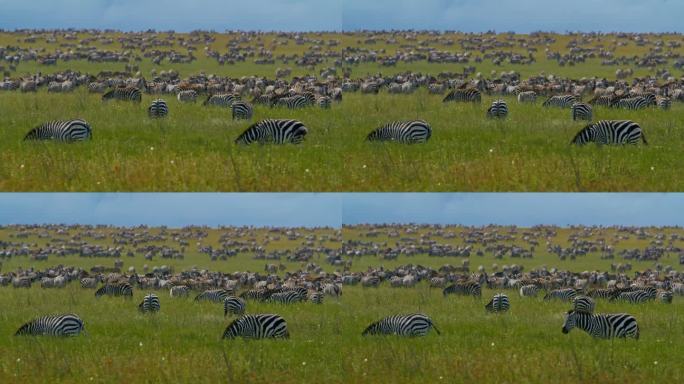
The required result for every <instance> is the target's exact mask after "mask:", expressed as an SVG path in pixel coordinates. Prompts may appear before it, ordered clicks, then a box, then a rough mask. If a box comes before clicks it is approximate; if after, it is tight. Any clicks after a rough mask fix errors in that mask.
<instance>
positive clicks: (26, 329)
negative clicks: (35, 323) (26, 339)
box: [14, 322, 31, 336]
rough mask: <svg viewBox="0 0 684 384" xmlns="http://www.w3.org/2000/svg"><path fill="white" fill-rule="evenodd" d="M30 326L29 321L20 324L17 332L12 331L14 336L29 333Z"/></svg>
mask: <svg viewBox="0 0 684 384" xmlns="http://www.w3.org/2000/svg"><path fill="white" fill-rule="evenodd" d="M30 328H31V323H30V322H28V323H25V324H24V325H22V326H21V327H20V328H19V329H18V330H17V332H15V333H14V336H20V335H30V334H31V330H30Z"/></svg>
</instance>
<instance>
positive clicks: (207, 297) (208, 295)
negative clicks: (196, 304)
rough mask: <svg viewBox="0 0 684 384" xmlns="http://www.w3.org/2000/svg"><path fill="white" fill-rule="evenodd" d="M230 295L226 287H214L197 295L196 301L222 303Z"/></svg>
mask: <svg viewBox="0 0 684 384" xmlns="http://www.w3.org/2000/svg"><path fill="white" fill-rule="evenodd" d="M228 296H230V292H229V291H227V290H225V289H212V290H208V291H204V292H202V293H200V294H199V295H197V296H195V301H212V302H214V303H220V302H223V301H224V300H225V299H226V298H227V297H228Z"/></svg>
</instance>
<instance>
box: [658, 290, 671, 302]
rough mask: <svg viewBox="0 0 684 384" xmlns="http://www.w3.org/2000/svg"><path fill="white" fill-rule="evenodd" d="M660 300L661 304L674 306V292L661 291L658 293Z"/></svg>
mask: <svg viewBox="0 0 684 384" xmlns="http://www.w3.org/2000/svg"><path fill="white" fill-rule="evenodd" d="M658 299H659V300H660V302H661V303H664V304H672V291H660V292H658Z"/></svg>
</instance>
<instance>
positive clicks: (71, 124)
mask: <svg viewBox="0 0 684 384" xmlns="http://www.w3.org/2000/svg"><path fill="white" fill-rule="evenodd" d="M92 135H93V134H92V130H91V129H90V125H88V123H87V122H86V121H85V120H81V119H76V120H66V121H59V120H55V121H48V122H47V123H44V124H41V125H39V126H38V127H36V128H33V129H32V130H30V131H29V133H27V134H26V136H24V140H57V141H66V142H71V141H83V140H89V139H91V138H92Z"/></svg>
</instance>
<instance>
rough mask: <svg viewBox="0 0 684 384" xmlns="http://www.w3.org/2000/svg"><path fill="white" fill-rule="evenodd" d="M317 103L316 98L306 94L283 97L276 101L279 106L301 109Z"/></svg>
mask: <svg viewBox="0 0 684 384" xmlns="http://www.w3.org/2000/svg"><path fill="white" fill-rule="evenodd" d="M314 104H315V99H313V100H312V99H311V98H310V97H307V96H304V95H295V96H290V97H281V98H280V99H278V101H277V102H276V106H278V107H286V108H287V109H299V108H306V107H310V106H312V105H314Z"/></svg>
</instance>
